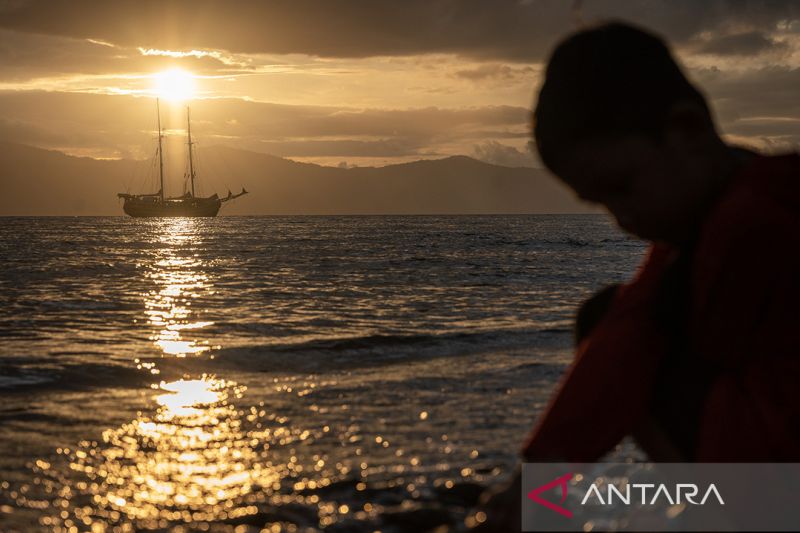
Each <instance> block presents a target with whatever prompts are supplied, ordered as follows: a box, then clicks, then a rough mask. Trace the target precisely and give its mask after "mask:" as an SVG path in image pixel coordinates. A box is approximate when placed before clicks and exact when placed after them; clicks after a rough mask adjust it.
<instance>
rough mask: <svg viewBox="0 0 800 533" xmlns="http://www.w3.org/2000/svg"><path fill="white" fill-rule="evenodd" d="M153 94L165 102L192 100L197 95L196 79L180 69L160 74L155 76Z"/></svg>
mask: <svg viewBox="0 0 800 533" xmlns="http://www.w3.org/2000/svg"><path fill="white" fill-rule="evenodd" d="M153 92H154V93H155V94H156V96H158V97H159V98H163V99H165V100H173V101H183V100H191V99H192V98H193V97H194V94H195V77H194V75H193V74H192V73H191V72H187V71H185V70H182V69H178V68H174V69H170V70H165V71H163V72H159V73H157V74H154V75H153Z"/></svg>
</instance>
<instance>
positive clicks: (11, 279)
mask: <svg viewBox="0 0 800 533" xmlns="http://www.w3.org/2000/svg"><path fill="white" fill-rule="evenodd" d="M0 224H1V225H0V258H2V259H3V262H2V267H1V270H0V294H1V296H0V298H1V299H2V304H3V305H2V306H1V307H0V399H2V407H0V438H1V439H2V440H0V443H1V444H0V451H1V452H2V454H0V455H2V459H0V479H2V480H3V481H2V484H0V520H2V521H3V523H5V524H7V525H6V526H3V528H0V529H12V530H13V529H19V530H27V529H30V528H35V527H38V528H41V529H69V528H71V527H74V528H76V529H78V530H87V529H92V528H94V529H95V530H99V531H102V530H104V529H109V528H110V529H114V528H117V529H119V530H129V529H135V528H139V529H142V528H151V529H156V528H169V527H172V526H176V525H181V526H183V527H187V528H189V529H198V530H203V529H208V528H211V529H212V530H223V531H224V530H228V529H231V530H232V529H234V528H235V527H237V526H241V527H251V528H254V530H256V531H257V530H258V529H259V528H261V527H263V526H264V525H266V524H273V525H274V524H279V525H282V526H284V528H286V529H289V530H291V529H293V528H295V529H297V530H317V529H325V530H331V531H373V530H376V529H380V530H382V531H407V530H422V529H424V528H425V527H432V526H434V525H437V524H440V523H441V524H447V523H450V524H457V523H459V522H460V521H461V520H462V519H463V515H464V512H465V510H466V508H467V507H468V506H469V505H471V504H472V503H474V500H475V499H476V497H477V494H478V492H479V491H480V489H481V487H483V486H485V485H487V484H489V483H491V482H493V481H495V480H497V479H498V478H500V477H502V476H503V475H505V474H506V473H507V472H508V471H509V469H510V468H512V467H513V465H514V462H515V454H516V451H517V449H518V448H519V444H520V443H521V442H522V440H523V438H524V436H525V432H526V430H527V428H529V426H530V424H531V422H532V421H533V419H534V417H535V415H536V414H537V412H538V411H539V410H540V409H541V407H542V404H543V403H544V402H545V401H546V399H547V395H548V394H549V392H550V390H551V388H552V386H553V384H554V382H555V381H556V380H557V379H558V376H559V375H560V373H561V372H562V371H563V368H564V366H565V364H566V363H568V361H569V358H570V335H571V333H570V328H571V319H572V315H573V313H574V309H575V307H576V305H578V303H579V302H580V301H581V300H582V299H583V298H585V297H586V296H587V295H589V294H590V293H591V291H593V290H596V289H598V288H600V287H601V286H602V285H604V284H606V283H611V282H616V281H621V280H623V279H625V278H626V277H628V276H629V275H630V274H631V272H632V271H633V269H634V268H635V265H636V264H637V263H638V261H639V259H640V257H641V254H642V251H643V246H642V244H641V243H640V242H638V241H635V240H632V239H630V238H628V237H626V236H624V235H621V234H620V233H619V232H618V231H617V230H616V229H614V228H613V226H612V225H611V224H610V222H609V221H608V219H607V218H605V217H603V216H599V215H598V216H593V215H591V216H590V215H584V216H507V217H506V216H502V217H500V216H498V217H488V216H482V217H470V216H463V217H221V218H217V219H209V220H201V219H171V220H170V219H150V220H134V219H128V218H121V217H120V218H114V217H106V218H5V219H2V221H1V222H0ZM423 526H424V527H423ZM245 530H246V529H245Z"/></svg>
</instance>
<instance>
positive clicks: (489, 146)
mask: <svg viewBox="0 0 800 533" xmlns="http://www.w3.org/2000/svg"><path fill="white" fill-rule="evenodd" d="M472 156H473V157H474V158H475V159H478V160H480V161H485V162H486V163H492V164H493V165H502V166H504V167H533V166H535V165H536V162H535V161H534V159H533V156H532V155H531V154H530V153H529V152H523V151H521V150H517V149H516V148H514V147H513V146H508V145H506V144H501V143H499V142H497V141H486V142H484V143H480V144H476V145H475V146H474V147H473V149H472Z"/></svg>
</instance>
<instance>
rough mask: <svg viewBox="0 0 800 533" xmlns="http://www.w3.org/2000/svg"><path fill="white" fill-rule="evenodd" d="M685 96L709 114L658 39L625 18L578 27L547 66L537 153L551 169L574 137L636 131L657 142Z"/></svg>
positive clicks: (537, 118)
mask: <svg viewBox="0 0 800 533" xmlns="http://www.w3.org/2000/svg"><path fill="white" fill-rule="evenodd" d="M684 100H691V101H693V102H696V103H698V104H700V105H701V106H702V107H703V108H704V109H705V110H706V112H708V106H707V105H706V102H705V99H704V98H703V96H702V95H701V94H700V92H698V90H697V89H696V88H695V87H694V86H693V85H692V84H691V83H689V81H688V80H687V79H686V76H684V74H683V72H681V69H680V67H679V66H678V64H677V63H676V62H675V60H674V59H673V58H672V56H671V54H670V52H669V49H668V48H667V45H666V44H665V43H664V41H663V40H661V39H660V38H659V37H657V36H655V35H653V34H651V33H648V32H646V31H644V30H641V29H638V28H636V27H634V26H631V25H628V24H624V23H620V22H613V23H606V24H603V25H600V26H597V27H593V28H590V29H586V30H583V31H580V32H578V33H575V34H573V35H572V36H570V37H568V38H567V39H566V40H564V41H562V42H561V43H560V44H559V45H558V46H557V47H556V49H555V51H554V52H553V54H552V56H551V57H550V61H549V63H548V65H547V70H546V72H545V80H544V84H543V85H542V88H541V90H540V92H539V97H538V101H537V104H536V110H535V111H534V114H533V132H534V137H535V139H536V144H537V148H538V150H539V154H540V156H541V158H542V161H543V162H544V164H545V165H547V167H548V168H550V169H551V170H552V169H553V168H554V166H555V165H557V161H558V159H559V158H560V157H562V156H563V155H565V154H566V153H567V152H568V150H569V149H570V148H572V147H573V146H574V144H575V142H577V141H582V140H586V139H593V138H600V137H604V136H613V135H620V134H622V135H624V134H634V133H640V134H645V135H648V136H650V137H653V138H656V139H658V138H659V137H660V136H661V133H662V132H663V128H664V125H665V120H666V118H667V116H668V113H669V111H670V109H671V108H672V106H673V105H674V104H675V103H676V102H678V101H684ZM708 117H709V121H710V120H711V116H710V113H709V115H708Z"/></svg>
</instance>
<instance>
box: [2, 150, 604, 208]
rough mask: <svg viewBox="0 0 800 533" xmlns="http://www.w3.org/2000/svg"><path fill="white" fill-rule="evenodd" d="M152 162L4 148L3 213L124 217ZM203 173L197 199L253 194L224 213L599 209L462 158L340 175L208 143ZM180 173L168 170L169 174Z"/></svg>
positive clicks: (527, 177) (555, 188) (549, 181)
mask: <svg viewBox="0 0 800 533" xmlns="http://www.w3.org/2000/svg"><path fill="white" fill-rule="evenodd" d="M155 163H156V162H155V161H154V160H151V161H136V160H125V159H120V160H103V159H92V158H88V157H74V156H70V155H66V154H64V153H61V152H58V151H54V150H45V149H42V148H37V147H33V146H28V145H22V144H15V143H9V142H0V180H2V183H3V194H2V195H0V215H121V214H122V206H121V203H120V201H119V200H117V196H116V195H117V193H118V192H134V193H143V192H156V191H157V189H158V186H157V184H156V180H155V176H157V173H156V169H157V166H156V164H155ZM198 167H199V168H198V171H197V173H198V176H199V182H201V183H202V187H201V189H200V190H199V193H205V194H211V193H212V192H216V193H218V194H219V195H220V196H224V195H225V194H227V190H228V187H230V189H231V190H233V191H234V192H238V190H239V189H240V188H241V187H242V186H244V187H245V188H246V189H247V190H248V191H249V192H250V193H251V194H249V195H246V196H244V197H242V198H240V199H238V200H235V201H233V202H231V203H230V205H226V206H225V207H223V211H222V212H221V214H223V215H286V214H291V215H294V214H296V215H306V214H308V215H314V214H316V215H335V214H505V213H508V214H524V213H593V212H597V211H596V210H595V209H593V208H592V207H591V206H587V205H585V204H583V203H581V202H580V201H578V200H577V199H576V198H575V196H574V195H573V194H572V193H571V192H570V191H569V190H568V189H567V188H566V187H564V186H563V185H561V184H560V183H559V182H557V180H556V179H554V178H553V177H551V176H550V175H549V174H548V173H547V172H546V171H544V170H540V169H534V168H526V167H518V168H511V167H503V166H498V165H491V164H488V163H484V162H482V161H478V160H476V159H472V158H470V157H466V156H452V157H446V158H443V159H436V160H420V161H414V162H411V163H403V164H397V165H389V166H384V167H351V168H341V167H328V166H320V165H315V164H310V163H300V162H297V161H292V160H289V159H283V158H280V157H276V156H272V155H268V154H263V153H257V152H249V151H245V150H239V149H235V148H230V147H225V146H209V147H204V148H203V151H202V154H201V157H199V158H198ZM180 172H181V169H178V168H175V169H173V168H172V167H169V175H171V176H175V175H176V174H178V175H180ZM173 181H174V182H175V183H174V184H172V182H173ZM170 184H171V185H170V187H168V188H167V192H168V194H171V195H175V194H180V192H181V190H180V188H181V184H180V179H178V178H172V179H171V181H170Z"/></svg>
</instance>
